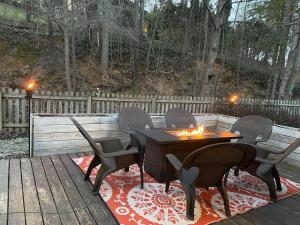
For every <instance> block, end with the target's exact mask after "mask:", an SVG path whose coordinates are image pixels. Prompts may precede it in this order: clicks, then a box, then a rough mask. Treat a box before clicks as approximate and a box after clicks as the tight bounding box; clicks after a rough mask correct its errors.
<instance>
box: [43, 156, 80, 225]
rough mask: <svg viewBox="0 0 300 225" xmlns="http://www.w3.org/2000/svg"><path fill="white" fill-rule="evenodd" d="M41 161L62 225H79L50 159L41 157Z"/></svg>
mask: <svg viewBox="0 0 300 225" xmlns="http://www.w3.org/2000/svg"><path fill="white" fill-rule="evenodd" d="M41 159H42V164H43V167H44V170H45V173H46V177H47V179H48V183H49V186H50V189H51V192H52V196H53V198H54V201H55V203H56V208H57V211H58V213H59V217H60V219H61V222H62V224H63V225H77V224H78V225H79V223H78V220H77V218H76V215H75V213H74V211H73V208H72V206H71V203H70V201H69V199H68V197H67V195H66V193H65V190H64V188H63V186H62V184H61V182H60V180H59V178H58V175H57V173H56V171H55V168H54V166H53V164H52V161H51V159H50V157H42V158H41Z"/></svg>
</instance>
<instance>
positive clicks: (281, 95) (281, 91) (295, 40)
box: [278, 25, 299, 99]
mask: <svg viewBox="0 0 300 225" xmlns="http://www.w3.org/2000/svg"><path fill="white" fill-rule="evenodd" d="M292 30H293V32H292V33H293V35H292V44H291V49H290V51H289V55H288V59H287V64H286V69H285V71H284V76H283V77H282V80H281V84H280V89H279V94H278V95H279V96H278V98H279V99H283V98H284V97H285V96H286V95H285V90H286V86H287V83H288V80H289V78H290V75H291V72H292V67H293V62H294V57H295V51H296V48H297V43H298V41H299V25H295V26H294V27H293V29H292Z"/></svg>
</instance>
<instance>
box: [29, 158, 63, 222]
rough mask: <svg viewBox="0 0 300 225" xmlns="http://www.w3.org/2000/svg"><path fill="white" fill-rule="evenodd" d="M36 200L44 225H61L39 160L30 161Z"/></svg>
mask: <svg viewBox="0 0 300 225" xmlns="http://www.w3.org/2000/svg"><path fill="white" fill-rule="evenodd" d="M31 163H32V169H33V172H34V177H35V183H36V188H37V193H38V198H39V202H40V206H41V211H42V215H43V221H44V224H45V225H61V220H60V218H59V216H58V212H57V208H56V204H55V202H54V199H53V196H52V192H51V189H50V187H49V184H48V180H47V178H46V174H45V171H44V168H43V165H42V162H41V160H40V158H33V159H31Z"/></svg>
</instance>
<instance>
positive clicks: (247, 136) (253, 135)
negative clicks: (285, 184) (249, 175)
mask: <svg viewBox="0 0 300 225" xmlns="http://www.w3.org/2000/svg"><path fill="white" fill-rule="evenodd" d="M272 128H273V122H272V121H271V120H270V119H268V118H265V117H262V116H258V115H249V116H243V117H241V118H239V119H238V120H237V121H236V122H235V123H234V124H233V126H232V128H231V130H230V132H232V133H235V132H239V133H240V135H241V136H242V137H243V138H241V139H238V140H237V141H238V142H239V143H244V144H250V145H256V144H258V143H261V142H265V141H268V139H269V138H270V136H271V134H272ZM255 148H256V151H257V155H258V156H259V157H262V158H266V157H267V156H268V154H267V152H266V151H262V150H261V149H260V148H258V147H257V146H255ZM275 169H276V168H275ZM238 171H239V169H238V168H236V169H235V171H234V174H235V175H236V176H237V175H238ZM226 176H228V174H227V175H226Z"/></svg>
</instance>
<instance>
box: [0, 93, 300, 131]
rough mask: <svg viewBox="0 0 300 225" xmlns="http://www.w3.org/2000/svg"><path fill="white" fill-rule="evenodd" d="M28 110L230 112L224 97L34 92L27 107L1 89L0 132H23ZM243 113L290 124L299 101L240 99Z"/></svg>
mask: <svg viewBox="0 0 300 225" xmlns="http://www.w3.org/2000/svg"><path fill="white" fill-rule="evenodd" d="M29 107H30V109H31V112H32V113H42V114H56V115H57V114H59V115H64V114H78V113H81V114H93V113H96V114H101V113H118V112H119V111H120V110H121V109H122V108H125V107H138V108H140V109H142V110H145V111H146V112H148V113H154V114H165V113H166V112H167V111H168V110H169V109H171V108H185V109H187V110H189V111H190V112H192V113H194V114H199V113H223V114H229V112H230V110H229V104H228V100H227V99H226V98H209V97H192V96H158V95H130V94H114V93H86V92H58V91H35V92H34V94H33V97H32V102H31V104H30V106H29V101H28V99H26V92H25V90H21V89H15V90H13V89H8V88H2V89H1V91H0V132H25V131H27V128H28V112H29ZM246 111H247V112H260V111H261V113H260V114H263V115H264V116H267V117H269V118H271V119H273V120H274V121H276V122H277V123H279V124H280V122H282V121H286V120H287V117H289V118H290V119H291V120H292V121H295V119H297V120H299V118H300V101H286V100H273V101H272V100H263V99H241V100H240V102H239V103H238V104H237V105H234V107H233V109H232V114H233V115H235V116H241V115H243V113H244V112H246ZM266 112H267V113H266ZM270 112H271V114H272V115H271V114H270ZM281 120H282V121H281ZM281 124H282V123H281ZM293 124H295V123H294V122H293ZM293 124H286V125H293ZM299 126H300V121H299Z"/></svg>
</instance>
